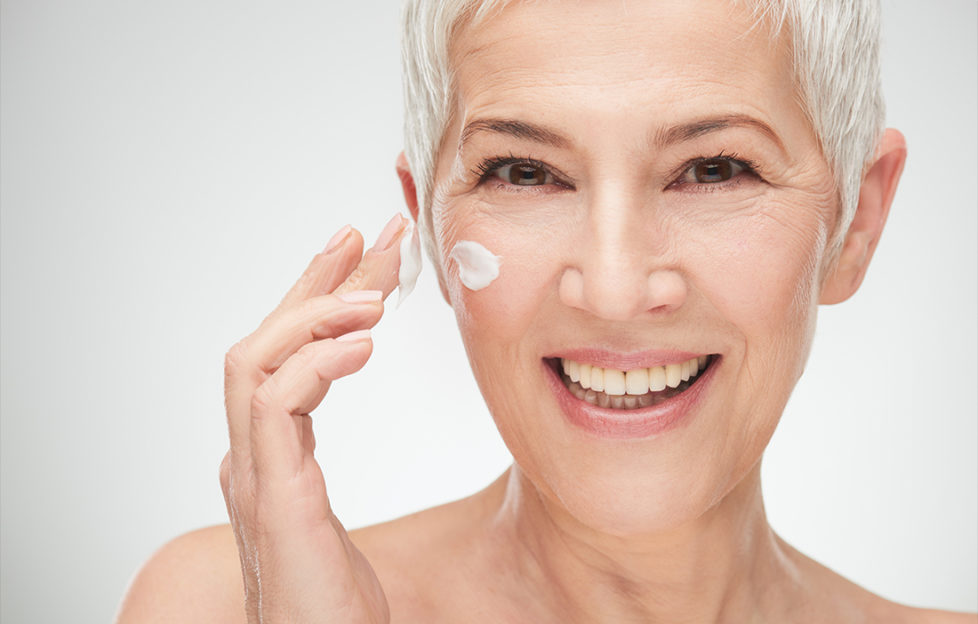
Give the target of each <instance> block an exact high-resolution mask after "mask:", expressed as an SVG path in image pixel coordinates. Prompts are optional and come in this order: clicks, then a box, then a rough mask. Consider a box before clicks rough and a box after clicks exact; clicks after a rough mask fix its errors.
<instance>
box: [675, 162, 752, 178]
mask: <svg viewBox="0 0 978 624" xmlns="http://www.w3.org/2000/svg"><path fill="white" fill-rule="evenodd" d="M745 171H749V169H748V167H747V165H746V164H745V163H742V162H740V161H737V160H733V159H731V158H710V159H707V160H701V161H699V162H697V163H695V164H693V165H692V166H690V167H689V168H688V169H686V171H685V172H683V176H682V179H681V181H682V182H683V183H686V184H716V183H717V182H726V181H727V180H730V179H732V178H735V177H737V176H738V175H740V174H741V173H744V172H745Z"/></svg>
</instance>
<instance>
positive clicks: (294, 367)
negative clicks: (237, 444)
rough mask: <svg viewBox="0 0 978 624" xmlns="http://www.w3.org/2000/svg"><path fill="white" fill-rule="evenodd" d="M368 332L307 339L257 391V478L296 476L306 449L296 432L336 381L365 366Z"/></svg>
mask: <svg viewBox="0 0 978 624" xmlns="http://www.w3.org/2000/svg"><path fill="white" fill-rule="evenodd" d="M372 349H373V343H372V341H371V339H370V333H369V331H362V332H354V333H352V334H347V335H346V336H341V337H340V338H339V339H337V340H333V339H327V340H320V341H318V342H313V343H309V344H307V345H306V346H304V347H303V348H302V349H300V350H299V351H298V352H297V353H296V354H295V355H293V356H292V357H290V358H289V359H288V360H286V361H285V363H284V364H282V366H281V367H280V368H279V369H278V370H277V371H275V374H274V375H272V376H271V377H269V378H268V379H267V380H265V382H264V383H263V384H262V385H261V386H259V387H258V389H257V390H256V391H255V393H254V395H253V398H252V401H251V422H250V424H251V432H250V441H251V452H252V457H253V460H254V467H255V475H256V476H257V477H259V479H265V478H267V479H271V480H273V481H275V480H278V479H292V478H293V477H295V476H296V475H297V474H299V472H300V471H301V470H302V467H303V463H304V461H305V459H304V458H305V453H306V452H307V448H306V447H304V446H303V440H302V439H301V438H300V436H299V435H297V428H301V427H302V423H301V420H302V418H304V417H306V416H307V415H308V413H309V412H311V411H312V410H314V409H315V408H316V406H317V405H318V404H319V402H320V401H322V398H323V396H325V394H326V391H327V390H328V389H329V385H330V383H332V381H333V380H335V379H339V378H340V377H344V376H346V375H349V374H351V373H354V372H356V371H358V370H360V368H362V367H363V365H364V364H366V362H367V359H368V358H369V357H370V353H371V351H372Z"/></svg>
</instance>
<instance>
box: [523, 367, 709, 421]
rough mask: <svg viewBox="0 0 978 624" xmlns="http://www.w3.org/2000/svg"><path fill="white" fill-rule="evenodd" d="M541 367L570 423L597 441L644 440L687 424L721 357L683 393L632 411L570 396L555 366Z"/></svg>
mask: <svg viewBox="0 0 978 624" xmlns="http://www.w3.org/2000/svg"><path fill="white" fill-rule="evenodd" d="M542 364H543V367H544V368H545V369H546V375H545V376H546V379H547V384H548V385H549V386H550V390H551V391H552V392H553V393H554V396H555V397H556V398H557V403H558V404H559V405H560V409H561V411H563V412H564V416H566V417H567V420H569V421H570V423H571V424H573V425H575V426H576V427H579V428H580V429H583V430H584V431H586V432H588V433H589V434H591V435H594V436H596V437H599V438H612V439H628V438H647V437H649V436H653V435H656V434H661V433H665V432H667V431H671V430H673V429H676V428H678V427H680V426H683V425H684V424H686V423H688V422H689V421H690V419H691V415H692V412H693V410H694V408H695V407H696V405H697V403H698V401H699V400H700V397H701V396H703V394H704V393H705V392H706V388H707V386H709V384H710V382H711V381H712V380H713V376H714V375H713V373H714V371H715V370H716V369H717V368H718V366H719V364H720V358H719V357H717V356H713V358H712V361H711V362H710V366H709V367H708V368H707V369H706V371H705V372H703V374H702V375H700V376H699V377H698V378H697V380H696V383H694V384H693V385H691V386H690V387H689V388H687V389H686V391H685V392H683V393H681V394H677V395H676V396H674V397H672V398H671V399H669V400H667V401H663V402H662V403H659V404H657V405H653V406H650V407H643V408H639V409H631V410H617V409H609V408H606V407H598V406H597V405H592V404H591V403H588V402H587V401H584V400H582V399H578V398H577V397H575V396H574V395H573V394H571V393H570V390H568V389H567V386H565V385H564V382H563V381H562V380H561V379H560V376H559V373H558V372H557V371H556V370H554V367H552V366H550V365H549V364H548V363H547V362H545V361H544V362H542Z"/></svg>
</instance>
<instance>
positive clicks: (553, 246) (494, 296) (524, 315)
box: [435, 205, 564, 343]
mask: <svg viewBox="0 0 978 624" xmlns="http://www.w3.org/2000/svg"><path fill="white" fill-rule="evenodd" d="M563 239H564V237H563V236H562V235H561V233H560V232H556V231H555V230H554V227H553V222H551V223H550V224H547V220H545V219H540V220H539V224H538V225H537V224H534V223H532V222H528V221H527V220H525V219H518V220H513V219H509V218H500V217H499V216H498V215H496V214H491V213H489V212H487V211H483V210H480V209H479V207H478V206H475V207H473V206H462V205H456V206H453V207H449V208H446V209H442V210H440V211H439V215H438V216H437V217H436V219H435V240H436V242H437V247H438V254H439V258H440V259H441V262H442V267H443V269H444V277H445V286H446V289H447V291H448V295H449V300H450V302H451V304H452V307H453V309H454V310H455V314H456V316H457V317H458V322H459V327H460V328H461V330H462V332H463V333H464V334H466V335H469V336H481V335H487V336H493V335H495V336H496V337H497V339H499V338H505V337H517V336H519V335H521V334H523V333H525V332H526V331H528V330H529V329H530V328H531V326H532V324H533V323H538V322H540V320H539V316H540V311H541V310H544V309H546V305H545V304H546V301H547V299H548V298H549V297H551V296H553V294H554V293H555V292H556V289H555V287H554V285H555V284H556V283H557V277H558V275H559V268H560V267H559V263H558V262H557V261H555V260H553V259H554V258H556V257H559V255H560V254H559V253H558V247H559V243H560V241H561V240H563ZM460 241H472V242H476V243H479V244H480V245H482V246H483V247H485V248H486V249H487V250H489V251H490V252H491V253H492V254H494V255H496V256H498V257H499V258H500V261H499V275H498V277H497V278H496V279H494V280H493V281H492V282H491V283H490V284H489V285H488V286H486V287H485V288H482V289H480V290H472V289H470V288H467V287H466V286H465V285H464V284H463V283H462V280H461V279H460V276H459V266H458V264H457V263H456V262H455V260H453V259H452V258H451V257H450V254H451V252H452V249H453V248H454V247H455V245H456V244H457V243H459V242H460ZM494 342H499V343H503V342H505V341H503V340H497V341H494Z"/></svg>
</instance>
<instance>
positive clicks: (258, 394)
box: [251, 378, 277, 418]
mask: <svg viewBox="0 0 978 624" xmlns="http://www.w3.org/2000/svg"><path fill="white" fill-rule="evenodd" d="M276 396H277V393H276V389H275V383H274V381H273V380H272V379H271V378H269V379H266V380H265V382H264V383H263V384H262V385H260V386H258V389H257V390H255V393H254V394H252V395H251V416H252V417H253V418H254V417H260V416H263V415H265V414H267V413H268V412H270V411H272V409H274V406H275V404H276Z"/></svg>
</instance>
